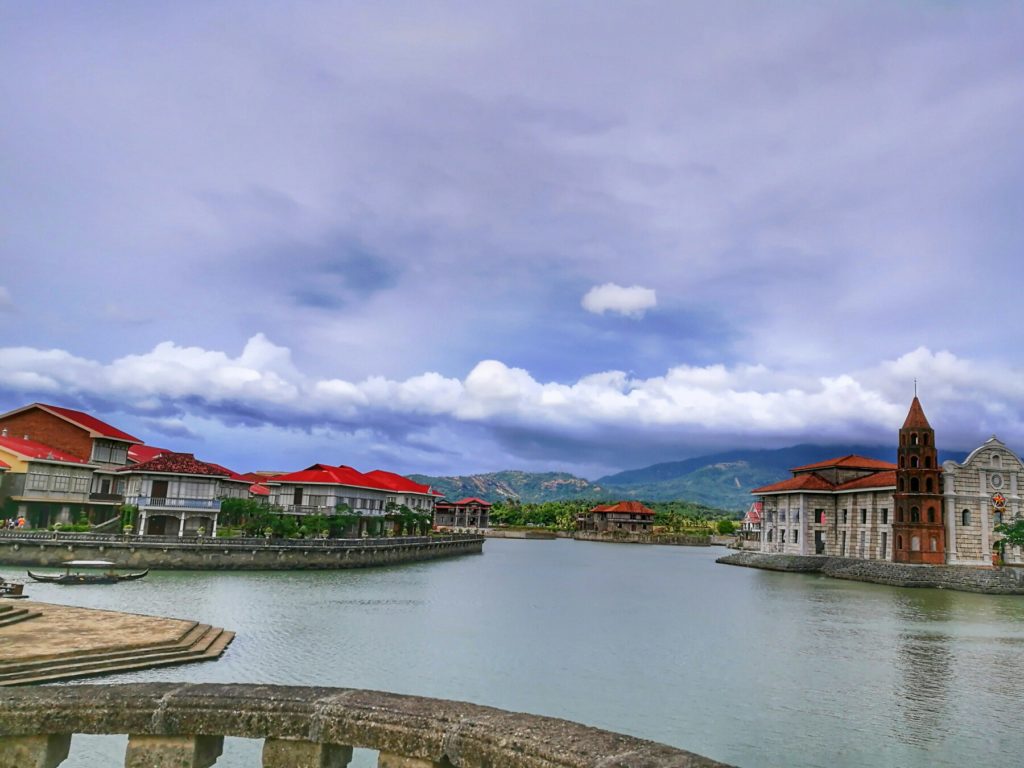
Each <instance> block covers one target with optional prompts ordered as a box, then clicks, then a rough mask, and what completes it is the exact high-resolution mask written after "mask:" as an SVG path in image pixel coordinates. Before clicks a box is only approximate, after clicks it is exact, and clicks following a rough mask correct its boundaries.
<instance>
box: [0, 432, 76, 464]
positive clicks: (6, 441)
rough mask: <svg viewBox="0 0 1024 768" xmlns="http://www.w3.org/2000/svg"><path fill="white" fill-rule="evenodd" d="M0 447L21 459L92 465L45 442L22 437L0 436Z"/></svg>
mask: <svg viewBox="0 0 1024 768" xmlns="http://www.w3.org/2000/svg"><path fill="white" fill-rule="evenodd" d="M0 448H2V449H4V450H7V451H10V452H11V453H14V454H16V455H18V456H19V457H21V458H22V459H38V460H42V461H59V462H62V463H64V464H82V465H84V466H92V465H91V464H89V462H87V461H86V460H85V459H80V458H78V457H77V456H72V455H71V454H70V453H64V451H62V450H60V449H58V448H54V447H53V446H51V445H46V444H45V443H37V442H36V441H35V440H26V439H24V438H22V437H3V436H0Z"/></svg>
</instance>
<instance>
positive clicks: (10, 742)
mask: <svg viewBox="0 0 1024 768" xmlns="http://www.w3.org/2000/svg"><path fill="white" fill-rule="evenodd" d="M70 748H71V734H70V733H55V734H47V735H43V736H0V768H57V766H58V765H60V764H61V763H63V762H64V760H65V759H66V758H67V756H68V750H69V749H70Z"/></svg>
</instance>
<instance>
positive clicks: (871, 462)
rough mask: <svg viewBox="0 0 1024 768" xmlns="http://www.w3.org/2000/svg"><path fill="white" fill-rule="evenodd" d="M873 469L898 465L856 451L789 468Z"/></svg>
mask: <svg viewBox="0 0 1024 768" xmlns="http://www.w3.org/2000/svg"><path fill="white" fill-rule="evenodd" d="M833 468H836V469H871V470H886V469H896V465H895V464H893V463H892V462H891V461H882V460H881V459H872V458H869V457H868V456H858V455H857V454H855V453H850V454H847V455H846V456H840V457H839V458H838V459H826V460H825V461H816V462H815V463H813V464H804V465H803V466H802V467H793V469H791V470H789V471H790V472H813V471H814V470H818V469H833Z"/></svg>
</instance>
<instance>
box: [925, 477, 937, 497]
mask: <svg viewBox="0 0 1024 768" xmlns="http://www.w3.org/2000/svg"><path fill="white" fill-rule="evenodd" d="M934 488H935V483H934V482H933V481H932V479H931V478H930V477H928V478H925V481H924V489H925V490H926V491H928V493H931V492H932V490H934Z"/></svg>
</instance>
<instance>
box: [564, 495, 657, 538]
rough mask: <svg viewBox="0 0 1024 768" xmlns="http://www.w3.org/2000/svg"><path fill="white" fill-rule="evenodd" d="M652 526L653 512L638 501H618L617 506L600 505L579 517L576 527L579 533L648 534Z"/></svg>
mask: <svg viewBox="0 0 1024 768" xmlns="http://www.w3.org/2000/svg"><path fill="white" fill-rule="evenodd" d="M653 525H654V510H653V509H649V508H648V507H645V506H644V505H643V504H641V503H640V502H639V501H620V502H619V503H618V504H600V505H598V506H596V507H594V508H593V509H592V510H590V511H589V512H587V513H586V514H585V515H581V516H580V517H579V519H578V520H577V521H576V526H577V528H579V530H581V531H597V532H599V533H600V532H604V531H627V532H629V533H650V532H651V527H652V526H653Z"/></svg>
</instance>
